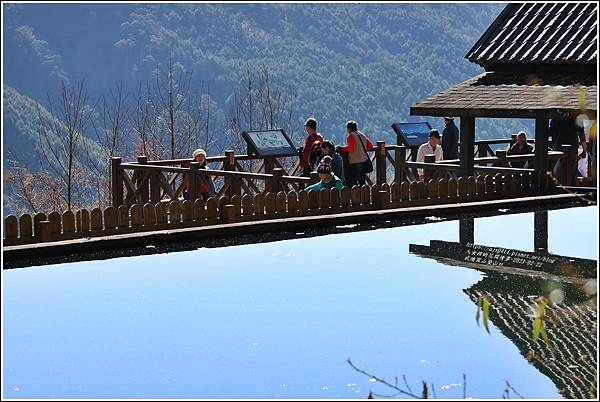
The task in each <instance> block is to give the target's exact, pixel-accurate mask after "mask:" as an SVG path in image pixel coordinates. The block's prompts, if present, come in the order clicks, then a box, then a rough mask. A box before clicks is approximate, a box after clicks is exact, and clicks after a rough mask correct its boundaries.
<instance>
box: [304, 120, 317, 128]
mask: <svg viewBox="0 0 600 402" xmlns="http://www.w3.org/2000/svg"><path fill="white" fill-rule="evenodd" d="M304 125H305V126H306V127H310V128H312V129H313V130H316V129H317V119H315V118H314V117H309V118H308V119H306V122H305V123H304Z"/></svg>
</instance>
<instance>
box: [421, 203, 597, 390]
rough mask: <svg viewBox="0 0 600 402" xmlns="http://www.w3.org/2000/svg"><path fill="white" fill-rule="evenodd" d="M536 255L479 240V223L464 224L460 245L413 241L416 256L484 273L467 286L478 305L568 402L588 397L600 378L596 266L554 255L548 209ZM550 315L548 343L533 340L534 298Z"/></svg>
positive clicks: (537, 234)
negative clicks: (484, 305) (483, 304)
mask: <svg viewBox="0 0 600 402" xmlns="http://www.w3.org/2000/svg"><path fill="white" fill-rule="evenodd" d="M533 233H534V251H533V252H529V251H525V250H517V249H509V248H504V247H495V246H490V245H480V244H476V243H475V219H473V218H466V219H462V220H460V223H459V242H458V243H456V242H448V241H441V240H431V241H430V245H429V246H422V245H417V244H410V246H409V249H410V252H411V253H414V254H417V255H420V256H422V257H426V258H432V259H435V260H437V261H439V262H441V263H443V264H445V265H451V266H462V267H470V268H475V269H477V270H480V271H484V272H486V276H485V277H484V278H483V279H482V280H480V281H479V282H477V283H476V284H474V285H472V286H470V287H469V288H467V289H465V290H464V292H465V294H466V295H467V296H468V297H469V298H470V299H471V301H473V303H474V304H477V301H478V299H479V298H480V297H482V296H486V297H487V299H488V300H489V302H490V311H491V312H490V321H491V322H492V323H493V324H494V325H495V326H496V327H497V328H498V329H499V330H500V331H501V332H502V333H503V334H504V335H505V336H506V337H507V338H508V339H510V340H511V341H512V342H513V343H514V344H515V345H516V346H517V347H518V348H519V351H520V352H521V354H522V355H523V356H524V357H526V358H527V359H528V360H529V362H531V363H532V364H533V365H534V366H535V367H536V368H537V369H538V370H539V371H540V372H542V373H543V374H545V375H546V376H548V378H550V379H551V380H552V382H554V384H555V385H556V387H557V389H558V391H559V393H560V394H561V395H563V396H565V397H567V398H590V397H591V396H592V395H595V393H596V389H595V386H596V385H595V384H596V381H597V371H596V367H597V305H596V291H597V290H596V286H597V283H596V280H595V278H596V269H597V261H596V260H591V259H585V258H578V257H567V256H562V255H557V254H552V253H549V252H548V211H538V212H535V213H534V231H533ZM539 296H544V297H546V298H547V299H548V300H551V301H553V302H554V303H550V305H549V307H547V308H546V310H545V315H544V323H545V328H546V331H547V333H548V338H549V342H548V344H546V343H545V342H542V341H539V342H535V341H534V337H533V322H534V314H535V311H536V299H538V297H539Z"/></svg>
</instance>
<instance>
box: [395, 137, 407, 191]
mask: <svg viewBox="0 0 600 402" xmlns="http://www.w3.org/2000/svg"><path fill="white" fill-rule="evenodd" d="M405 162H406V147H405V146H404V145H402V146H401V147H399V148H396V152H394V181H395V182H396V183H402V182H403V181H404V179H405V177H406V174H405V172H404V163H405Z"/></svg>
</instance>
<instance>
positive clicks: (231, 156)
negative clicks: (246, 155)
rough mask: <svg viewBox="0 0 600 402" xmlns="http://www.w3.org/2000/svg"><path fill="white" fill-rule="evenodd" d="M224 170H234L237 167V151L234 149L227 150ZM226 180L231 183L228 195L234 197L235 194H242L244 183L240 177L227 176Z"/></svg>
mask: <svg viewBox="0 0 600 402" xmlns="http://www.w3.org/2000/svg"><path fill="white" fill-rule="evenodd" d="M223 170H227V171H229V172H234V171H235V170H236V169H235V152H234V151H232V150H227V151H225V163H224V164H223ZM225 181H226V182H228V183H229V189H228V190H227V195H229V197H232V196H234V195H239V196H241V195H242V185H241V183H240V179H239V178H238V177H231V176H229V177H227V176H226V177H225Z"/></svg>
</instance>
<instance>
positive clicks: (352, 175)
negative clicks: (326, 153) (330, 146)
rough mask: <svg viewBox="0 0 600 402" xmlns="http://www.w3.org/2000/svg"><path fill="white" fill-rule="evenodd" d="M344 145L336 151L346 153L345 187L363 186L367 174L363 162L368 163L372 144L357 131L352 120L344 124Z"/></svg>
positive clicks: (356, 126) (356, 125)
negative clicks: (345, 135) (346, 135)
mask: <svg viewBox="0 0 600 402" xmlns="http://www.w3.org/2000/svg"><path fill="white" fill-rule="evenodd" d="M346 131H347V133H348V137H347V138H346V142H347V144H346V145H343V146H341V147H337V148H336V149H337V150H338V151H344V152H347V153H348V180H347V181H346V185H347V186H348V187H352V186H354V185H356V184H359V185H361V186H362V185H363V184H365V182H366V178H367V172H366V171H365V162H368V161H367V159H368V158H369V154H368V153H367V151H368V150H370V149H372V148H373V143H372V142H371V140H369V139H368V138H367V136H366V135H364V134H363V133H362V132H360V131H358V124H357V123H356V122H355V121H354V120H349V121H348V122H347V123H346Z"/></svg>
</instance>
